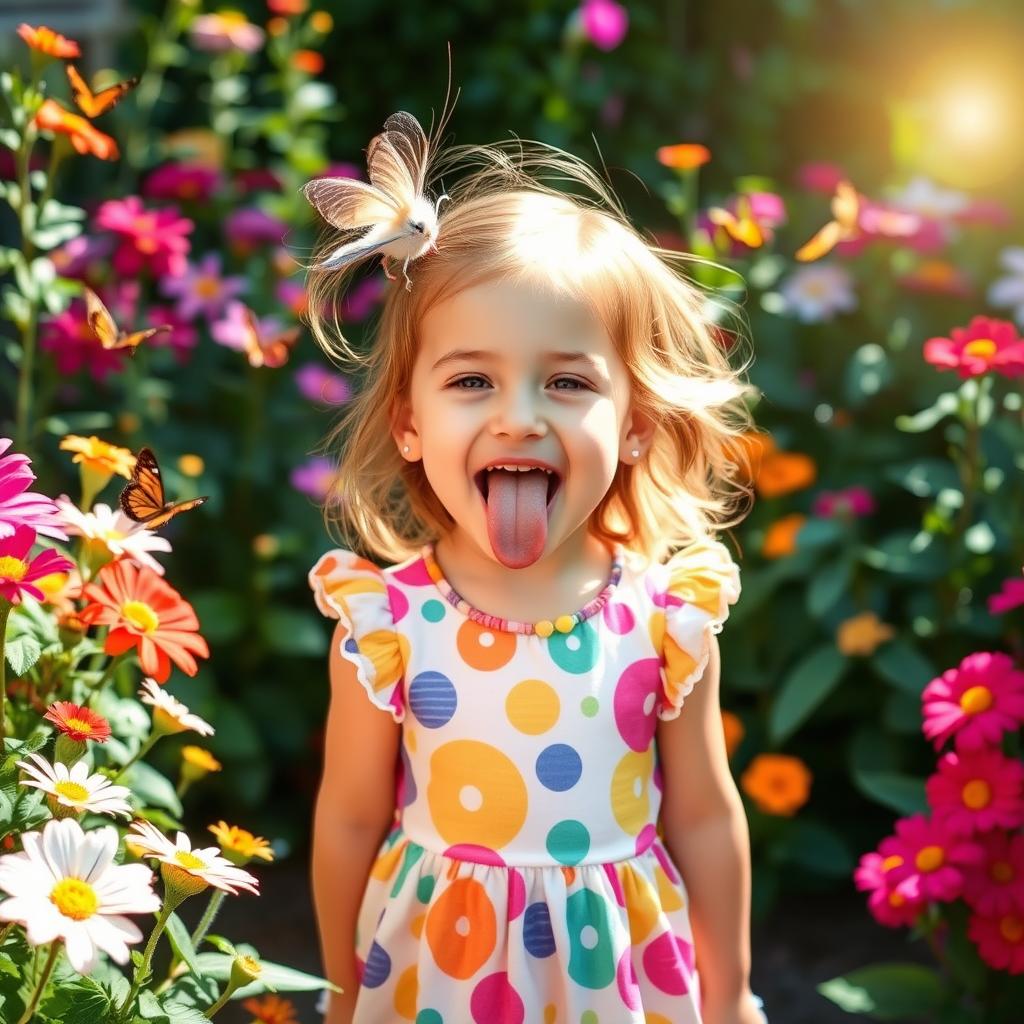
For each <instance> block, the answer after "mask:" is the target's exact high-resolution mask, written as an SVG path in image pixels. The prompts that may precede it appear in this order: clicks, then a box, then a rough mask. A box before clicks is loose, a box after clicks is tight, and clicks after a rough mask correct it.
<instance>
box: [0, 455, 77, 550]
mask: <svg viewBox="0 0 1024 1024" xmlns="http://www.w3.org/2000/svg"><path fill="white" fill-rule="evenodd" d="M13 443H14V442H13V441H12V440H11V439H10V438H9V437H0V538H4V537H10V536H12V535H13V534H14V531H15V530H16V529H17V528H18V527H19V526H30V527H31V528H32V529H33V530H35V531H36V532H37V533H41V534H44V535H45V536H47V537H53V538H54V539H56V540H67V539H68V535H67V534H66V533H65V532H64V530H63V528H62V527H61V523H60V509H58V508H57V505H56V503H55V502H53V501H51V500H50V499H49V498H47V497H46V495H44V494H36V493H35V492H33V491H30V490H28V487H29V484H31V483H32V481H33V480H35V478H36V475H35V473H33V472H32V470H31V469H29V468H28V467H29V466H31V465H32V460H31V459H30V458H29V457H28V456H27V455H22V454H20V453H19V452H15V453H14V454H12V455H4V452H5V451H7V449H8V448H10V447H11V445H12V444H13Z"/></svg>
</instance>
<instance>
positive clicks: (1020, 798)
mask: <svg viewBox="0 0 1024 1024" xmlns="http://www.w3.org/2000/svg"><path fill="white" fill-rule="evenodd" d="M1022 789H1024V764H1021V763H1020V761H1017V760H1015V759H1010V758H1008V757H1004V756H1003V754H1002V752H1001V751H999V750H994V749H981V750H965V751H961V752H959V753H957V752H955V751H950V752H949V753H948V754H944V755H943V756H942V757H941V758H940V759H939V765H938V771H936V772H935V774H934V775H932V776H930V777H929V779H928V781H927V782H926V783H925V791H926V792H927V794H928V805H929V806H930V807H931V809H932V816H933V817H934V819H935V821H936V822H937V823H939V824H941V825H945V826H946V827H947V828H948V829H949V831H950V832H951V833H953V834H955V835H958V836H969V835H972V834H973V833H974V832H987V831H988V830H989V829H992V828H996V827H999V826H1001V827H1002V828H1010V829H1012V828H1016V827H1017V826H1018V825H1020V824H1024V793H1022Z"/></svg>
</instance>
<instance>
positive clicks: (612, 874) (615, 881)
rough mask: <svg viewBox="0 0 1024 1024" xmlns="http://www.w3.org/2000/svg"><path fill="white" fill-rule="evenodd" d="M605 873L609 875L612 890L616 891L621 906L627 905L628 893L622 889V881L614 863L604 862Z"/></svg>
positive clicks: (616, 897)
mask: <svg viewBox="0 0 1024 1024" xmlns="http://www.w3.org/2000/svg"><path fill="white" fill-rule="evenodd" d="M601 866H602V867H603V868H604V873H605V874H606V875H607V876H608V884H609V885H610V886H611V887H612V892H613V893H615V902H616V903H618V905H619V906H620V907H624V906H625V905H626V895H625V893H624V892H623V891H622V883H621V882H620V881H619V873H618V872H617V871H616V870H615V865H614V864H608V863H605V864H602V865H601Z"/></svg>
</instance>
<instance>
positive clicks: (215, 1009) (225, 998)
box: [203, 978, 238, 1017]
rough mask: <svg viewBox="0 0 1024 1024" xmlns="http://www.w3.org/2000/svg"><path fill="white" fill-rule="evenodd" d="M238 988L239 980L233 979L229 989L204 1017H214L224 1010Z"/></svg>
mask: <svg viewBox="0 0 1024 1024" xmlns="http://www.w3.org/2000/svg"><path fill="white" fill-rule="evenodd" d="M236 988H238V980H237V979H235V978H232V979H230V980H229V981H228V984H227V987H226V988H225V989H224V991H223V992H222V993H221V997H220V999H218V1000H217V1002H215V1003H214V1004H213V1006H211V1007H210V1008H209V1009H208V1010H207V1011H206V1012H205V1013H204V1014H203V1016H204V1017H212V1016H213V1015H214V1014H215V1013H219V1012H220V1011H221V1010H223V1009H224V1005H225V1003H227V1001H228V1000H229V999H230V998H231V997H232V995H234V992H235V989H236Z"/></svg>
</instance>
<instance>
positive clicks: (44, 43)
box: [18, 22, 82, 57]
mask: <svg viewBox="0 0 1024 1024" xmlns="http://www.w3.org/2000/svg"><path fill="white" fill-rule="evenodd" d="M18 35H19V36H21V38H22V39H24V40H25V42H26V43H28V45H29V46H31V47H32V49H33V50H38V51H39V52H40V53H45V54H47V55H48V56H50V57H81V55H82V53H81V51H80V50H79V49H78V43H76V42H75V41H74V40H73V39H66V38H65V37H64V36H62V35H61V34H60V33H59V32H54V31H53V29H52V28H47V27H46V26H45V25H40V26H39V28H33V27H32V26H31V25H26V24H25V23H24V22H22V23H21V24H20V25H19V26H18Z"/></svg>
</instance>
